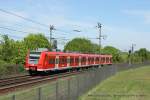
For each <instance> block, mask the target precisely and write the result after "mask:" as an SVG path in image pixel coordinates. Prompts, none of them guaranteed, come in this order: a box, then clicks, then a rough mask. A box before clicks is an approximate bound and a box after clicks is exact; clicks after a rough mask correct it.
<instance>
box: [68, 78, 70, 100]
mask: <svg viewBox="0 0 150 100" xmlns="http://www.w3.org/2000/svg"><path fill="white" fill-rule="evenodd" d="M68 100H70V79H68Z"/></svg>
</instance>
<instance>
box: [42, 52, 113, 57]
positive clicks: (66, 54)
mask: <svg viewBox="0 0 150 100" xmlns="http://www.w3.org/2000/svg"><path fill="white" fill-rule="evenodd" d="M43 53H48V54H52V55H64V56H70V55H72V56H95V57H97V56H101V57H104V56H105V57H112V55H107V54H105V55H99V54H81V53H65V52H55V51H52V52H50V51H43Z"/></svg>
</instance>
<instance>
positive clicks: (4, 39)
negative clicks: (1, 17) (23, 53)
mask: <svg viewBox="0 0 150 100" xmlns="http://www.w3.org/2000/svg"><path fill="white" fill-rule="evenodd" d="M14 49H15V41H14V40H13V39H10V38H9V37H8V35H2V36H1V51H0V55H1V59H2V60H3V61H6V62H11V61H12V59H13V56H14V53H15V52H14Z"/></svg>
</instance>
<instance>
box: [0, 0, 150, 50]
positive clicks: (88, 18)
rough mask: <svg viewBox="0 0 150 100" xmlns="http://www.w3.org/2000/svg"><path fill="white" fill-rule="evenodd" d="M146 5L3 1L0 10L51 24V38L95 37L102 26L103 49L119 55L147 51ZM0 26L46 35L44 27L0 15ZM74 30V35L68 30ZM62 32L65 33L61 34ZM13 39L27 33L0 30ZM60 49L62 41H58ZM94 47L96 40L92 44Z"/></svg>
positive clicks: (132, 1)
mask: <svg viewBox="0 0 150 100" xmlns="http://www.w3.org/2000/svg"><path fill="white" fill-rule="evenodd" d="M149 5H150V1H149V0H3V1H1V2H0V9H4V10H7V11H11V12H13V13H16V14H19V15H21V16H24V17H26V18H30V19H33V20H36V21H38V22H41V23H44V24H46V25H50V24H53V25H54V26H55V27H56V29H58V30H59V31H54V32H53V36H54V37H56V38H58V37H62V38H64V37H65V38H67V39H68V38H69V39H72V38H74V37H89V38H95V37H98V30H97V28H96V27H95V26H96V25H97V22H100V23H102V25H103V26H102V33H103V34H104V35H106V36H107V38H106V39H105V40H103V41H102V43H103V45H104V46H105V45H112V46H115V47H117V48H119V49H121V50H123V51H127V50H128V49H130V47H131V44H136V47H135V48H136V49H139V48H147V49H149V50H150V45H148V43H149V42H150V40H149V37H150V34H149V33H150V28H149V26H150V6H149ZM0 26H5V27H6V26H7V27H9V28H13V29H17V30H21V31H26V32H32V33H36V32H42V33H44V34H45V35H46V36H48V34H49V28H48V27H42V26H40V25H38V24H33V23H31V22H27V21H25V20H23V19H20V18H17V17H15V16H11V15H8V14H5V13H3V12H0ZM74 29H78V30H81V31H82V32H80V33H77V32H73V31H72V30H74ZM64 31H65V32H64ZM0 32H1V33H2V34H8V35H9V36H10V37H12V38H14V39H23V37H24V36H26V35H27V33H21V32H13V31H8V30H5V29H0ZM58 41H59V47H60V48H63V45H64V44H65V43H66V42H67V41H66V40H63V41H62V40H58ZM92 41H93V42H95V43H98V40H92Z"/></svg>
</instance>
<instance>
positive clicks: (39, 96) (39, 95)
mask: <svg viewBox="0 0 150 100" xmlns="http://www.w3.org/2000/svg"><path fill="white" fill-rule="evenodd" d="M38 100H42V97H41V87H39V88H38Z"/></svg>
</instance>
